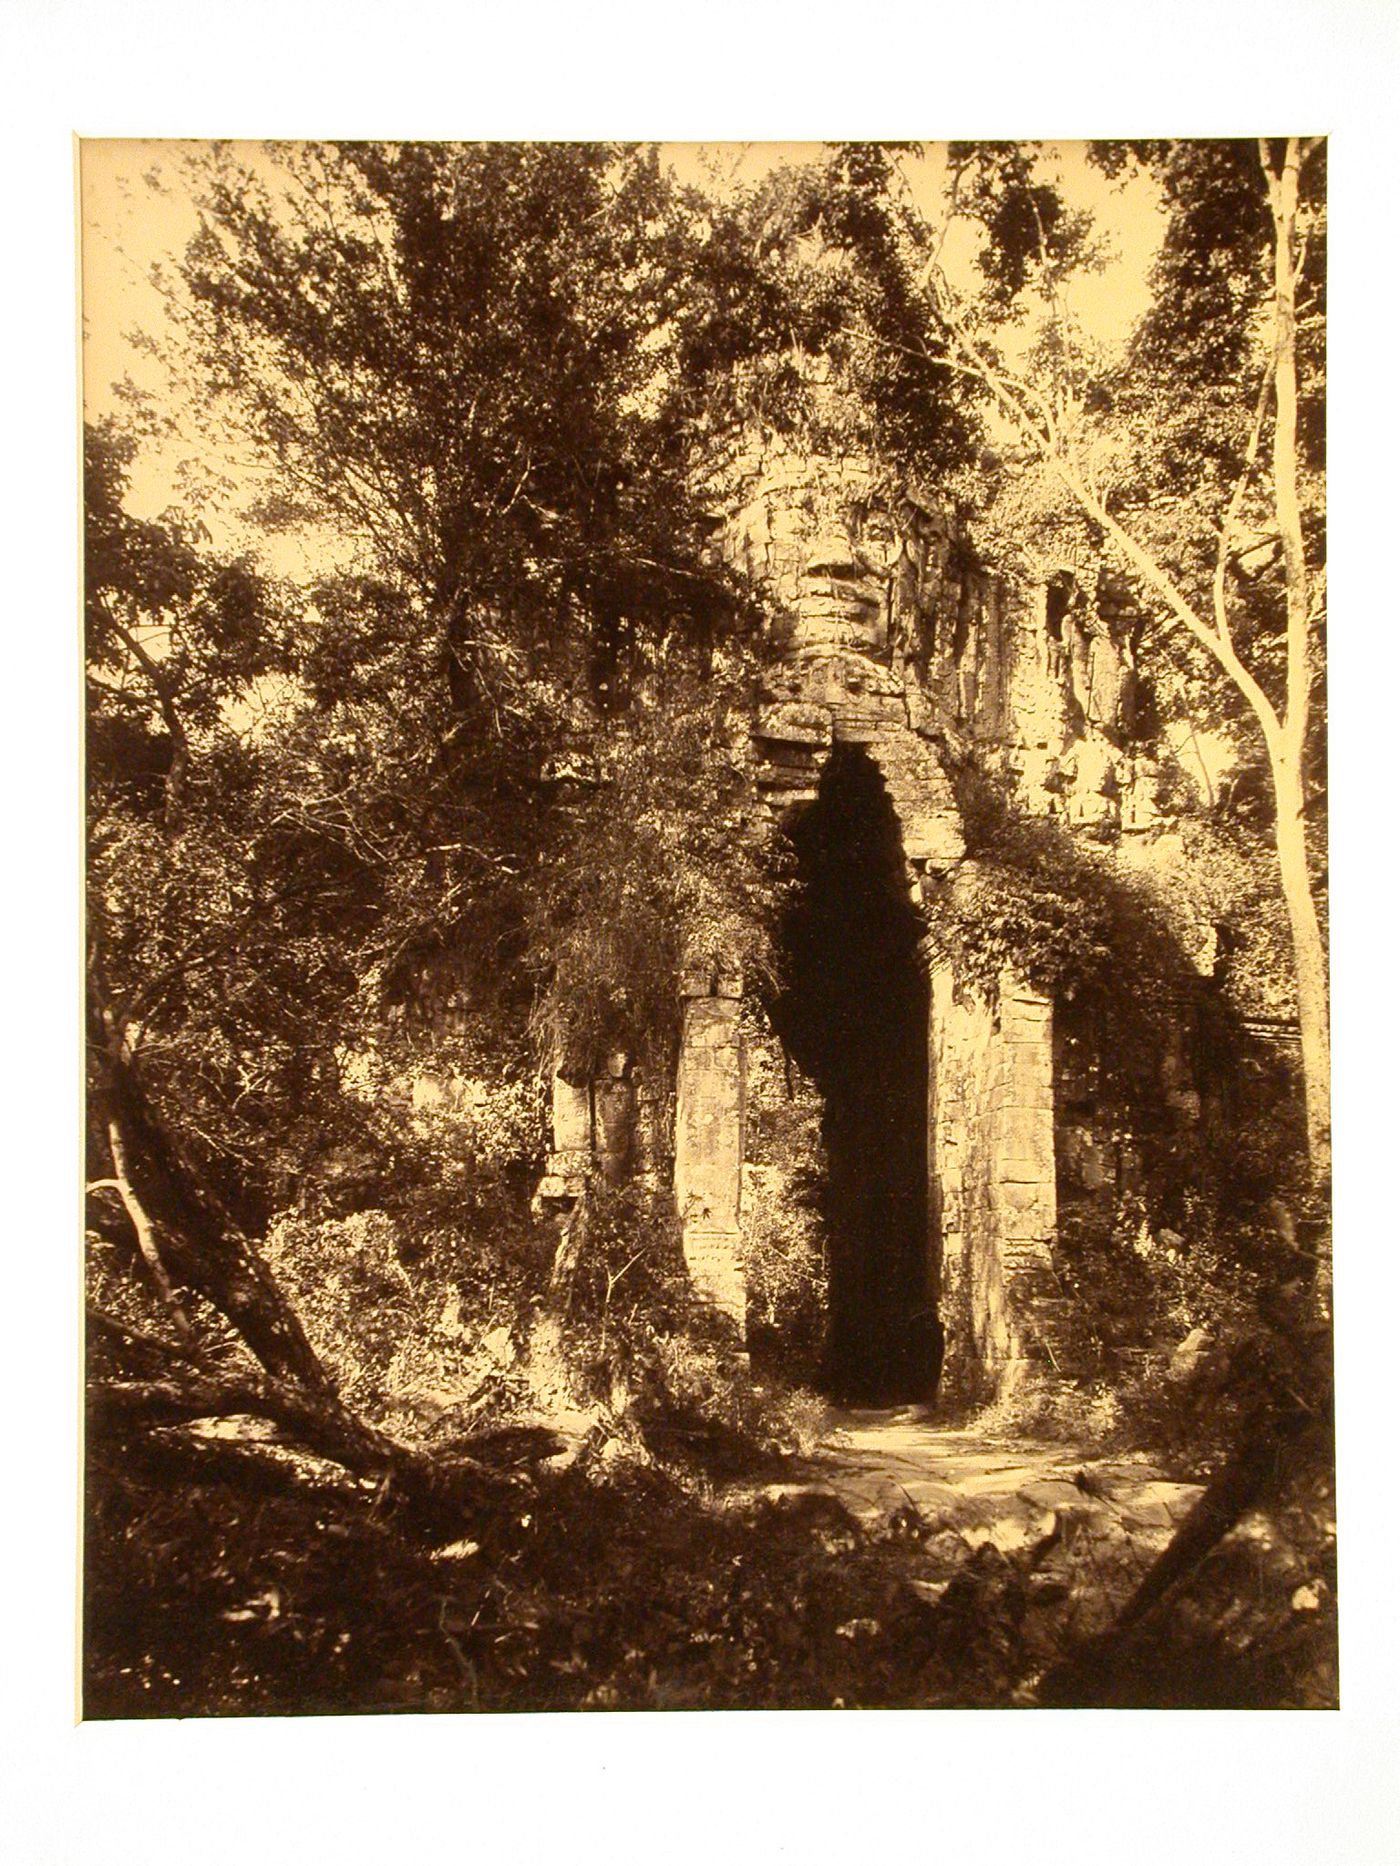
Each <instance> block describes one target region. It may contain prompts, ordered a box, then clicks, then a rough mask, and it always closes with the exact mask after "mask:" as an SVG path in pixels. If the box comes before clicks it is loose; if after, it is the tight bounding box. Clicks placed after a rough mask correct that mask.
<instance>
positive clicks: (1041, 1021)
mask: <svg viewBox="0 0 1400 1866" xmlns="http://www.w3.org/2000/svg"><path fill="white" fill-rule="evenodd" d="M1000 1011H1001V1041H1000V1045H999V1048H1000V1083H999V1089H998V1096H997V1104H998V1105H997V1110H996V1115H995V1125H994V1131H993V1191H994V1201H995V1206H996V1213H997V1230H998V1233H999V1236H1000V1241H1001V1252H1000V1256H1001V1280H1002V1286H1003V1292H1004V1300H1005V1305H1006V1315H1007V1323H1008V1339H1007V1343H1006V1350H1005V1362H1004V1365H1003V1366H1002V1368H1001V1369H1000V1370H999V1381H998V1385H999V1387H1000V1389H1001V1390H1002V1391H1003V1392H1006V1391H1008V1390H1009V1389H1012V1388H1014V1387H1015V1386H1016V1385H1018V1384H1019V1383H1020V1380H1021V1378H1022V1377H1023V1375H1024V1373H1025V1371H1026V1367H1027V1365H1028V1364H1031V1363H1034V1364H1041V1363H1045V1364H1048V1365H1049V1366H1051V1367H1052V1368H1053V1367H1054V1366H1055V1350H1054V1333H1055V1327H1054V1324H1055V1316H1056V1312H1057V1308H1058V1287H1057V1285H1056V1283H1055V1279H1054V1275H1053V1270H1052V1252H1053V1248H1054V1243H1055V1222H1056V1211H1055V1058H1054V1006H1053V1004H1052V1001H1051V1000H1050V999H1049V998H1048V997H1046V996H1045V994H1044V993H1043V992H1039V991H1036V990H1035V989H1034V988H1033V987H1031V986H1030V985H1027V984H1026V983H1025V982H1024V981H1023V980H1021V979H1019V978H1017V977H1016V976H1015V974H1013V973H1009V972H1007V973H1003V974H1002V977H1001V980H1000Z"/></svg>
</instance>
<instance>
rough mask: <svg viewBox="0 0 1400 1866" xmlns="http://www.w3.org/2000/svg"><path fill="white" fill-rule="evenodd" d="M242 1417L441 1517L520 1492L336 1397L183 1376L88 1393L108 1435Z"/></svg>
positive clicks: (92, 1419)
mask: <svg viewBox="0 0 1400 1866" xmlns="http://www.w3.org/2000/svg"><path fill="white" fill-rule="evenodd" d="M242 1415H247V1416H249V1417H252V1418H258V1419H267V1420H270V1421H271V1422H272V1423H273V1424H274V1425H276V1426H278V1427H279V1428H281V1430H282V1431H283V1432H285V1433H286V1434H287V1435H288V1437H289V1438H290V1440H291V1441H292V1442H293V1443H294V1444H296V1445H299V1446H301V1447H302V1448H303V1449H304V1450H306V1451H309V1452H313V1453H315V1455H316V1456H318V1457H321V1458H326V1459H328V1460H330V1462H332V1463H334V1464H339V1465H340V1466H342V1467H343V1468H344V1469H345V1470H347V1471H352V1472H354V1473H355V1474H356V1475H357V1476H365V1477H380V1478H384V1479H386V1480H387V1481H388V1483H389V1484H390V1485H391V1486H392V1487H394V1488H395V1489H397V1491H398V1492H399V1494H400V1495H401V1496H402V1497H403V1499H404V1501H405V1502H406V1503H408V1504H409V1505H410V1507H413V1508H416V1509H417V1510H419V1511H420V1512H423V1511H427V1512H430V1513H432V1514H439V1513H443V1512H450V1511H452V1510H455V1509H461V1508H464V1507H470V1506H472V1505H475V1504H481V1503H485V1502H488V1501H490V1500H492V1499H495V1498H499V1497H500V1496H501V1495H502V1494H503V1493H504V1492H506V1491H508V1490H509V1489H511V1488H512V1487H513V1486H512V1480H511V1479H510V1478H509V1477H508V1476H505V1475H502V1474H501V1473H499V1472H496V1471H492V1470H490V1469H489V1468H488V1467H487V1466H485V1465H483V1464H480V1463H478V1462H477V1460H476V1459H474V1458H469V1457H466V1456H463V1455H460V1454H458V1455H455V1456H453V1457H450V1458H446V1457H444V1458H438V1457H433V1456H431V1455H430V1454H428V1453H426V1452H420V1451H416V1450H414V1448H413V1447H412V1446H409V1445H404V1444H401V1443H400V1442H399V1441H398V1440H397V1439H393V1438H390V1437H389V1436H388V1434H387V1433H385V1432H380V1431H379V1430H377V1429H376V1428H375V1427H374V1426H372V1425H368V1424H366V1423H365V1421H364V1420H362V1419H357V1418H356V1417H355V1416H354V1414H353V1413H351V1412H349V1411H348V1410H347V1409H346V1408H345V1407H344V1406H343V1405H342V1404H341V1402H340V1400H339V1399H338V1398H337V1397H336V1396H335V1395H334V1394H330V1395H326V1394H320V1393H316V1394H312V1393H307V1392H306V1391H305V1390H304V1389H302V1388H298V1387H295V1386H292V1385H290V1384H288V1383H286V1382H284V1381H280V1380H273V1379H270V1378H267V1377H263V1378H261V1379H259V1378H257V1377H255V1376H254V1377H248V1378H246V1379H231V1380H220V1379H213V1378H211V1377H209V1376H208V1375H205V1374H201V1373H197V1372H191V1373H188V1374H187V1373H184V1372H181V1373H180V1374H179V1375H177V1376H175V1375H172V1376H165V1377H160V1378H154V1379H145V1380H105V1381H97V1382H95V1383H94V1384H93V1385H92V1386H91V1387H90V1388H89V1392H88V1421H89V1425H90V1427H91V1428H92V1429H93V1430H95V1431H97V1432H99V1433H105V1434H108V1435H111V1434H116V1433H120V1432H121V1431H122V1430H124V1429H128V1428H130V1427H132V1426H138V1427H146V1428H150V1427H159V1426H170V1425H180V1424H184V1423H187V1422H188V1421H190V1420H192V1419H215V1418H219V1419H227V1418H237V1417H240V1416H242Z"/></svg>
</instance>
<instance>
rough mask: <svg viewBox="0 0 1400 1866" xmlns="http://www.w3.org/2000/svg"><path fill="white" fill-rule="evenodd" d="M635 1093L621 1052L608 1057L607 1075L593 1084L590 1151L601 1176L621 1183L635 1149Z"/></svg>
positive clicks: (628, 1170)
mask: <svg viewBox="0 0 1400 1866" xmlns="http://www.w3.org/2000/svg"><path fill="white" fill-rule="evenodd" d="M636 1125H637V1092H636V1087H635V1085H634V1084H633V1081H632V1071H631V1064H630V1061H629V1059H628V1058H627V1056H626V1055H624V1054H623V1052H622V1051H620V1050H618V1051H615V1052H614V1053H613V1054H612V1055H611V1056H610V1057H609V1058H608V1067H607V1073H606V1075H601V1076H599V1077H598V1078H597V1080H596V1081H595V1082H594V1084H593V1152H594V1157H595V1158H596V1160H597V1162H598V1166H599V1169H600V1171H601V1172H602V1175H603V1177H604V1179H606V1180H607V1182H608V1184H609V1185H610V1186H620V1185H621V1184H622V1183H623V1181H624V1180H625V1179H627V1178H628V1177H629V1175H630V1174H631V1171H632V1166H633V1161H634V1156H635V1152H636V1140H637V1134H636Z"/></svg>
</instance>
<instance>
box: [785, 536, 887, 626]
mask: <svg viewBox="0 0 1400 1866" xmlns="http://www.w3.org/2000/svg"><path fill="white" fill-rule="evenodd" d="M887 633H888V630H887V624H886V601H885V589H884V583H883V579H882V578H881V577H880V576H879V574H878V573H877V572H876V571H875V570H874V569H873V567H872V566H871V564H870V563H869V561H868V560H867V559H866V557H865V555H864V554H863V553H862V552H861V551H860V550H859V548H858V547H857V546H856V545H855V544H853V543H852V542H851V540H850V538H849V537H844V536H842V535H841V534H839V533H836V532H831V533H827V534H824V535H823V536H821V537H818V538H814V539H813V540H812V542H811V544H810V546H809V547H808V550H807V561H806V564H805V566H804V568H803V571H802V575H801V579H800V581H799V584H798V594H797V626H796V629H795V632H794V645H795V646H797V647H799V648H806V649H812V648H856V649H859V650H863V651H864V652H866V653H869V652H870V651H871V650H879V649H882V648H883V647H884V646H885V641H886V635H887Z"/></svg>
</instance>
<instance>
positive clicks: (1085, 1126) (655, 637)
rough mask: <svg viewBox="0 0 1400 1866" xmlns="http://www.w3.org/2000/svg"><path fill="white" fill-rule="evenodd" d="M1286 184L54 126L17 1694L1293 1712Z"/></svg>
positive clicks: (1323, 1202) (742, 147) (1319, 281)
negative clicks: (76, 702) (45, 1645)
mask: <svg viewBox="0 0 1400 1866" xmlns="http://www.w3.org/2000/svg"><path fill="white" fill-rule="evenodd" d="M1243 127H1246V128H1247V127H1249V126H1243ZM1273 127H1278V125H1277V124H1274V125H1273ZM1327 160H1328V141H1327V139H1326V138H1325V137H1324V136H1322V135H1286V136H1278V135H1274V136H1268V135H1266V136H1262V137H1261V136H1256V135H1246V134H1242V135H1238V136H1232V137H1228V138H1226V137H1218V136H1217V137H1198V136H1192V137H1180V138H1159V139H1138V140H1131V139H1121V140H1111V141H1110V140H1093V141H1072V140H1066V141H1014V140H1001V139H998V140H982V141H976V140H970V141H946V142H878V141H844V142H840V141H837V142H828V143H818V142H813V143H801V144H797V143H764V142H745V143H739V142H714V143H703V144H697V143H646V142H640V143H638V142H582V141H578V142H559V141H495V142H444V141H430V140H422V141H397V142H395V141H326V140H304V141H296V140H280V141H271V142H268V141H263V142H238V141H232V142H230V141H213V140H210V141H203V142H201V141H192V140H184V141H157V140H150V141H139V140H127V139H122V138H101V137H98V138H88V139H84V140H83V141H82V142H81V144H80V148H79V193H80V222H81V299H82V303H81V341H82V369H83V434H84V448H83V480H82V493H83V556H82V580H83V621H84V652H85V659H86V701H85V798H84V809H85V822H86V875H85V922H84V963H85V974H86V975H85V981H84V985H85V1001H86V1033H85V1054H86V1103H85V1105H86V1133H85V1160H84V1174H85V1181H86V1184H85V1192H86V1242H85V1255H84V1295H83V1311H84V1321H83V1338H84V1360H85V1426H84V1441H85V1442H84V1476H83V1505H82V1512H83V1531H82V1612H81V1619H82V1625H81V1692H82V1715H83V1717H84V1718H85V1719H86V1720H90V1721H91V1720H98V1721H100V1720H113V1719H119V1720H130V1719H164V1718H227V1717H248V1716H255V1715H258V1716H266V1715H277V1716H306V1715H321V1716H324V1715H328V1714H335V1715H341V1714H345V1713H384V1712H403V1711H409V1712H439V1713H451V1712H527V1711H599V1710H628V1711H668V1710H764V1709H766V1710H799V1709H826V1710H832V1709H834V1710H838V1711H839V1710H858V1709H901V1710H910V1709H919V1710H944V1709H962V1710H968V1709H992V1710H997V1709H1001V1710H1007V1709H1018V1708H1025V1709H1039V1708H1060V1709H1064V1708H1076V1709H1086V1708H1099V1709H1116V1708H1135V1709H1217V1710H1219V1709H1229V1710H1249V1709H1271V1710H1279V1709H1333V1708H1336V1707H1337V1706H1338V1703H1339V1693H1340V1687H1339V1671H1338V1657H1337V1628H1338V1578H1337V1562H1338V1536H1337V1521H1336V1486H1335V1475H1334V1454H1333V1429H1332V1426H1333V1399H1332V1373H1333V1344H1332V1248H1331V1203H1330V1192H1331V1083H1330V1054H1331V1049H1330V1041H1329V977H1328V960H1327V951H1328V932H1327V928H1328V764H1327V719H1328V705H1327V681H1326V621H1327V582H1326V524H1325V479H1324V475H1325V466H1326V460H1325V437H1326V423H1325V409H1326V313H1327V296H1326V286H1327Z"/></svg>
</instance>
